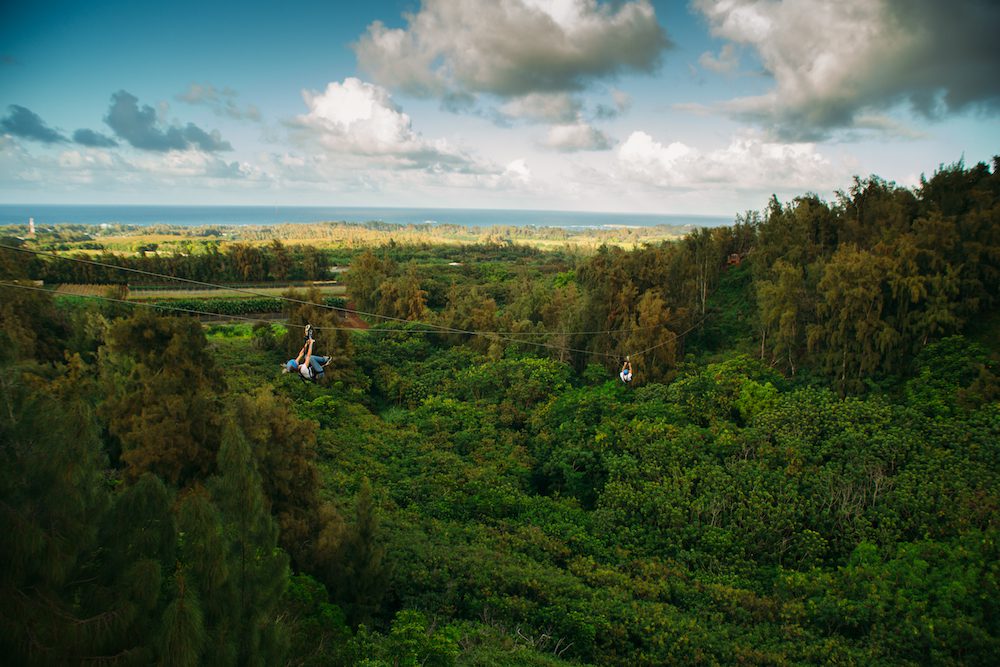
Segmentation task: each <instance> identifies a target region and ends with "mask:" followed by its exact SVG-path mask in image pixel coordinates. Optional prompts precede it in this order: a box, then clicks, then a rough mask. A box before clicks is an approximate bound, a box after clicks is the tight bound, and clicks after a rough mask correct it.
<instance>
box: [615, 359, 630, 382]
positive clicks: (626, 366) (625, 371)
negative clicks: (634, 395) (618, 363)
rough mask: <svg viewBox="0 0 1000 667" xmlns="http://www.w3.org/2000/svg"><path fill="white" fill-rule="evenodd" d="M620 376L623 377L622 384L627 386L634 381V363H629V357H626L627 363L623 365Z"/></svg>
mask: <svg viewBox="0 0 1000 667" xmlns="http://www.w3.org/2000/svg"><path fill="white" fill-rule="evenodd" d="M618 376H619V377H621V379H622V382H624V383H625V384H628V383H629V382H631V381H632V362H631V361H629V359H628V356H626V357H625V363H624V364H622V372H621V373H619V374H618Z"/></svg>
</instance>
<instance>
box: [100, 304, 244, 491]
mask: <svg viewBox="0 0 1000 667" xmlns="http://www.w3.org/2000/svg"><path fill="white" fill-rule="evenodd" d="M101 373H102V388H103V390H104V391H103V393H104V394H105V397H106V398H105V399H104V401H103V402H102V403H101V405H100V406H99V411H100V414H101V415H102V416H103V417H104V418H105V419H106V420H107V423H108V430H109V431H110V433H111V434H112V435H114V436H115V437H116V438H117V439H118V441H119V442H120V443H121V450H122V454H121V457H122V460H123V462H124V463H125V465H126V467H127V470H128V472H129V474H130V476H131V477H132V478H138V477H139V476H140V475H141V474H142V473H143V472H146V471H150V472H153V473H155V474H157V475H160V476H161V477H163V478H164V479H165V480H167V481H168V482H170V483H171V484H177V485H184V484H186V483H188V482H190V481H191V480H192V479H195V478H202V479H204V478H205V477H207V476H208V474H209V473H210V472H211V470H212V469H213V468H214V463H215V453H216V451H217V449H218V442H219V440H218V432H219V425H220V423H221V415H220V410H221V404H220V400H219V396H218V392H219V391H220V390H221V389H222V387H223V386H224V382H223V380H222V377H221V375H220V373H219V372H217V370H216V368H215V364H214V362H213V360H212V357H211V355H209V353H208V351H207V349H206V341H205V334H204V332H203V331H202V329H201V325H200V324H199V323H198V322H197V321H195V320H193V319H191V318H173V317H164V316H160V315H156V314H154V313H152V312H150V311H147V310H143V311H139V312H137V313H136V314H135V315H134V316H133V317H131V318H129V319H126V320H121V321H119V322H116V323H115V324H114V325H113V326H112V327H111V329H110V331H109V332H108V342H107V349H106V350H102V353H101Z"/></svg>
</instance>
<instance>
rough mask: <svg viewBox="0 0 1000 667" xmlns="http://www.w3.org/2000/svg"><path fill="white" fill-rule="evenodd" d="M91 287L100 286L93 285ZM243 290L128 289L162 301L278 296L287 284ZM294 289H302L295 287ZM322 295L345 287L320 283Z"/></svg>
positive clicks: (337, 292)
mask: <svg viewBox="0 0 1000 667" xmlns="http://www.w3.org/2000/svg"><path fill="white" fill-rule="evenodd" d="M93 287H101V286H100V285H94V286H93ZM239 289H241V290H243V289H245V290H246V291H245V292H235V291H231V290H227V289H196V290H190V289H177V290H164V289H156V290H144V289H142V288H141V287H135V288H132V289H131V290H129V299H130V300H132V301H162V300H164V299H245V298H246V297H247V296H248V295H247V293H246V292H253V293H254V294H260V295H264V296H273V297H279V296H281V295H282V294H284V293H285V292H286V291H288V289H290V288H289V286H279V287H248V288H242V287H241V288H239ZM296 289H304V288H302V287H296ZM317 289H319V291H320V293H321V294H322V295H323V296H343V295H345V294H347V287H345V286H344V285H322V286H319V287H317Z"/></svg>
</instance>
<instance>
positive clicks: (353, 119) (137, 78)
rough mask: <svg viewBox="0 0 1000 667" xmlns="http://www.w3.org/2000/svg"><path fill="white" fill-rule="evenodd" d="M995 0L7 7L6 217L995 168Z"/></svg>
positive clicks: (1, 19) (656, 207)
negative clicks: (40, 208)
mask: <svg viewBox="0 0 1000 667" xmlns="http://www.w3.org/2000/svg"><path fill="white" fill-rule="evenodd" d="M998 32H1000V2H995V1H994V0H951V1H949V2H941V1H940V0H692V1H690V2H683V1H680V0H678V1H663V2H652V1H650V0H617V1H614V2H600V1H598V0H479V1H472V0H411V1H405V2H399V1H392V0H386V1H371V0H369V1H368V2H365V3H347V2H344V3H341V2H329V1H327V0H324V1H319V2H316V1H313V0H300V1H299V2H295V3H277V2H273V0H272V1H269V2H258V1H256V0H244V1H243V2H241V3H229V2H226V3H214V2H211V1H210V0H201V1H200V2H190V1H188V0H173V1H172V2H169V3H152V2H143V1H141V0H127V1H121V0H103V1H102V2H98V3H82V2H78V1H62V2H61V1H59V0H53V1H47V2H44V3H42V2H21V3H3V6H2V9H0V203H11V204H13V203H18V204H24V203H38V204H189V205H202V204H204V205H267V206H294V205H308V206H377V207H430V208H501V209H536V210H537V209H541V210H585V211H608V212H623V213H624V212H628V213H655V214H687V215H694V214H703V215H721V216H732V215H736V214H739V213H742V212H745V211H748V210H760V209H763V208H764V207H765V206H766V204H767V201H768V200H769V198H770V197H771V195H772V194H774V195H777V196H778V198H779V199H780V200H782V201H786V202H787V201H790V200H791V199H793V198H794V197H796V196H798V195H803V194H806V193H815V194H818V195H819V196H821V197H823V198H824V199H828V200H832V199H834V198H835V197H836V192H837V191H846V190H849V188H850V187H851V185H852V183H853V178H854V177H855V176H858V177H862V178H865V177H868V176H871V175H873V174H875V175H878V176H880V177H882V178H884V179H886V180H888V181H893V182H896V183H898V184H900V185H903V186H906V187H915V186H917V185H918V184H919V181H920V178H921V175H922V174H925V175H928V176H929V175H930V174H932V173H933V172H934V170H935V169H937V168H938V167H940V166H941V165H949V164H952V163H955V162H957V161H959V160H964V162H965V164H967V165H971V164H975V163H976V162H979V161H985V162H987V163H989V162H991V161H992V159H993V156H994V155H997V154H1000V122H998V121H1000V40H998V39H996V38H995V35H996V34H997V33H998Z"/></svg>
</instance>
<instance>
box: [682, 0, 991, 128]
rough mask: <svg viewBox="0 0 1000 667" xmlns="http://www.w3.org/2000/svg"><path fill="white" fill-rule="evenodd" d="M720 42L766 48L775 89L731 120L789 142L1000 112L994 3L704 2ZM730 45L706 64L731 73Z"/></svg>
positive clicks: (762, 54)
mask: <svg viewBox="0 0 1000 667" xmlns="http://www.w3.org/2000/svg"><path fill="white" fill-rule="evenodd" d="M693 6H694V7H695V8H696V9H697V10H698V11H700V12H701V13H702V14H704V15H705V17H706V18H707V19H708V22H709V25H710V28H711V31H712V34H713V35H715V36H717V37H721V38H723V39H727V40H729V41H730V42H731V43H735V44H738V45H749V46H750V47H752V48H753V49H755V50H756V52H757V55H758V57H759V59H760V62H761V64H762V66H763V67H764V69H765V70H766V71H767V72H768V73H770V74H771V75H772V76H773V77H774V82H775V85H774V88H773V89H772V90H770V91H768V92H767V93H765V94H763V95H759V96H754V97H744V98H738V99H734V100H731V101H729V102H728V103H727V104H725V105H724V107H723V108H724V109H725V110H726V111H727V112H729V113H730V114H731V115H733V116H735V117H737V118H740V119H744V120H749V121H751V122H754V123H756V124H759V125H761V126H763V127H765V128H766V129H768V130H770V131H772V132H773V133H774V134H775V135H776V136H778V137H781V138H783V139H789V140H816V139H822V138H825V137H827V136H829V135H830V133H831V132H833V131H835V130H839V129H852V128H856V127H859V125H858V124H857V121H858V119H859V118H861V117H863V116H865V115H867V116H869V117H870V116H871V114H873V113H875V112H879V111H887V110H889V109H892V108H893V107H896V106H899V105H905V106H906V107H908V108H909V109H911V110H912V111H913V112H915V113H916V114H918V115H920V116H922V117H924V118H927V119H939V118H941V117H943V116H944V115H947V114H954V113H960V112H964V111H967V110H970V109H978V110H980V111H983V112H986V113H989V114H996V113H997V112H998V111H1000V76H997V72H998V71H1000V40H998V39H997V37H996V29H997V26H1000V4H998V3H995V2H990V1H988V0H955V1H954V2H948V3H945V2H939V1H938V0H842V1H838V2H830V1H829V0H796V2H788V1H786V2H763V1H761V0H695V2H694V5H693ZM725 56H726V51H725V47H724V48H723V51H722V52H721V53H720V56H719V58H714V56H711V55H710V56H709V57H708V58H706V60H705V61H704V62H703V64H705V65H708V66H709V67H713V66H714V67H717V68H720V69H725V68H728V67H729V65H728V61H727V59H726V57H725Z"/></svg>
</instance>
